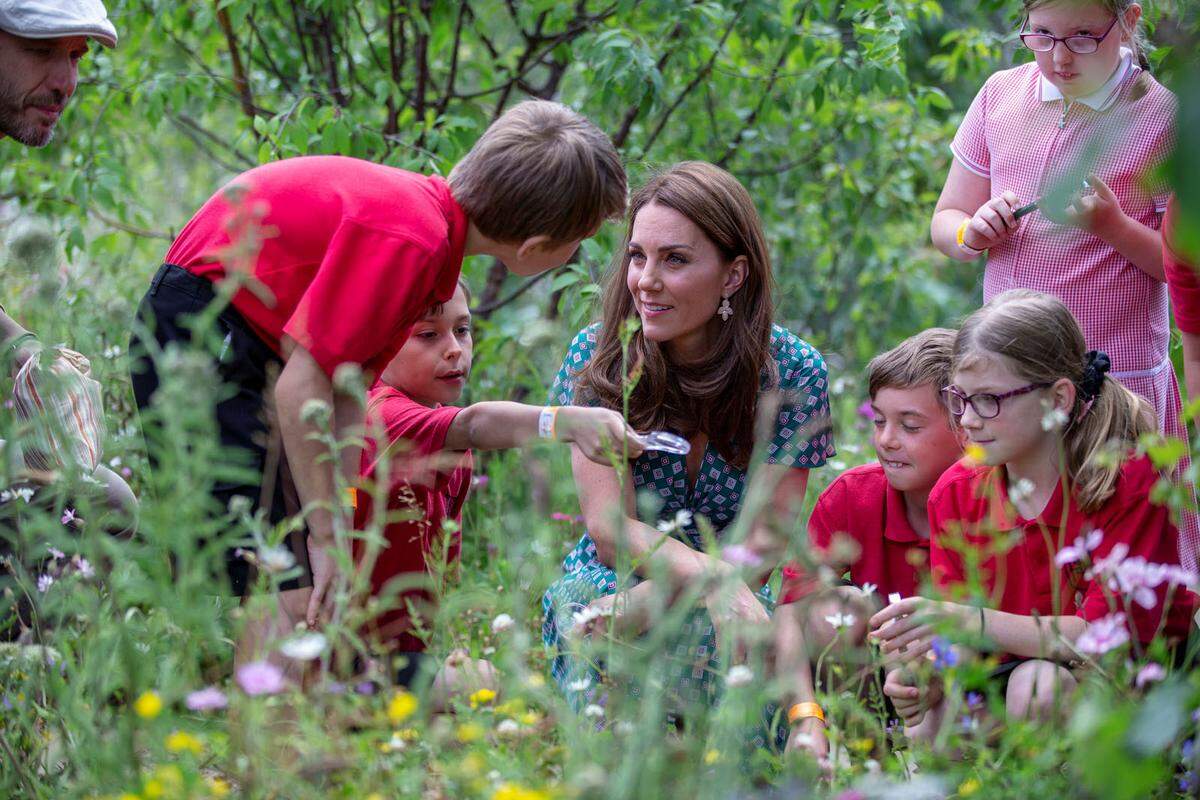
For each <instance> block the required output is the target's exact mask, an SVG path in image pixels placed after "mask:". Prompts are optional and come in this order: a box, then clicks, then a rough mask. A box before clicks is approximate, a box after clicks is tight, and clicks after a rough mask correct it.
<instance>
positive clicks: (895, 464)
mask: <svg viewBox="0 0 1200 800" xmlns="http://www.w3.org/2000/svg"><path fill="white" fill-rule="evenodd" d="M937 391H938V390H937V388H936V387H934V386H933V385H932V384H927V385H925V386H915V387H910V388H907V389H897V388H892V387H888V388H884V389H880V390H879V391H878V392H876V393H875V396H874V397H873V398H871V410H872V411H874V412H875V420H874V425H875V431H874V433H873V435H872V436H871V442H872V443H873V444H874V445H875V454H876V456H878V458H879V463H880V464H882V465H883V472H884V475H886V476H887V480H888V483H889V484H891V486H892V488H894V489H896V490H897V491H901V492H913V491H916V492H927V491H929V490H930V489H932V488H933V485H934V484H935V483H937V479H938V478H939V477H941V475H942V473H943V472H945V471H946V470H947V469H948V468H949V467H950V465H951V464H953V463H954V462H955V461H957V460H958V459H959V458H960V457H961V456H962V446H963V445H962V438H961V436H960V434H959V432H958V431H957V430H956V429H954V428H952V427H951V425H950V415H949V413H948V412H947V411H946V409H945V407H943V406H942V404H941V403H939V402H938V396H937Z"/></svg>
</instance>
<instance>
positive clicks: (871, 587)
mask: <svg viewBox="0 0 1200 800" xmlns="http://www.w3.org/2000/svg"><path fill="white" fill-rule="evenodd" d="M861 588H862V593H863V594H865V595H866V596H867V597H870V596H871V595H873V594H875V590H876V589H878V588H879V587H878V586H876V585H875V584H873V583H871V582H870V581H867V582H866V583H864V584H863V585H862V587H861Z"/></svg>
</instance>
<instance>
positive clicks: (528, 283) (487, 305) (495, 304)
mask: <svg viewBox="0 0 1200 800" xmlns="http://www.w3.org/2000/svg"><path fill="white" fill-rule="evenodd" d="M497 263H499V262H497ZM495 267H496V264H493V265H492V268H493V269H495ZM500 269H501V270H502V273H501V274H502V275H503V272H507V268H506V267H505V266H504V265H503V264H500ZM557 271H558V270H553V269H548V270H546V271H545V272H541V273H538V274H537V275H534V276H533V277H532V278H526V279H525V282H524V283H522V284H521V285H520V286H518V287H517V288H516V289H513V290H512V292H510V293H509V294H508V296H506V297H502V298H500V299H498V300H491V301H489V302H485V301H484V299H483V298H480V301H479V305H477V306H475V308H473V309H471V313H472V314H473V315H474V316H477V317H480V318H481V319H487V318H488V317H489V316H491V314H492V312H493V311H496V310H497V309H500V308H503V307H504V306H506V305H508V304H509V303H511V302H512V301H514V300H516V299H517V298H518V297H520V296H521V295H523V294H525V293H526V292H527V291H529V290H530V289H532V288H533V287H534V286H536V285H537V284H539V283H541V282H542V281H543V280H544V279H545V278H546V276H548V275H552V274H553V273H555V272H557ZM488 279H489V283H490V282H491V273H490V271H489V274H488ZM501 280H503V277H501ZM488 288H490V287H488ZM485 293H486V289H485ZM496 294H498V292H496Z"/></svg>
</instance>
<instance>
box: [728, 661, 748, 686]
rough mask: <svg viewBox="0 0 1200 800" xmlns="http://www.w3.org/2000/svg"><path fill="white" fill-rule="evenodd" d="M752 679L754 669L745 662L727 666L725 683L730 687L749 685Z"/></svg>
mask: <svg viewBox="0 0 1200 800" xmlns="http://www.w3.org/2000/svg"><path fill="white" fill-rule="evenodd" d="M753 680H754V670H752V669H750V668H749V667H747V666H746V665H745V664H736V665H734V666H732V667H730V668H729V674H728V675H726V676H725V685H726V686H728V687H730V688H737V687H738V686H749V685H750V683H751V682H753Z"/></svg>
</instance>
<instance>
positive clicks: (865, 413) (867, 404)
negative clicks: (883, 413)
mask: <svg viewBox="0 0 1200 800" xmlns="http://www.w3.org/2000/svg"><path fill="white" fill-rule="evenodd" d="M858 415H859V416H860V417H862V418H863V419H865V420H868V421H871V420H874V419H875V409H874V408H872V407H871V401H870V400H863V402H862V405H860V406H859V407H858Z"/></svg>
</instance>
